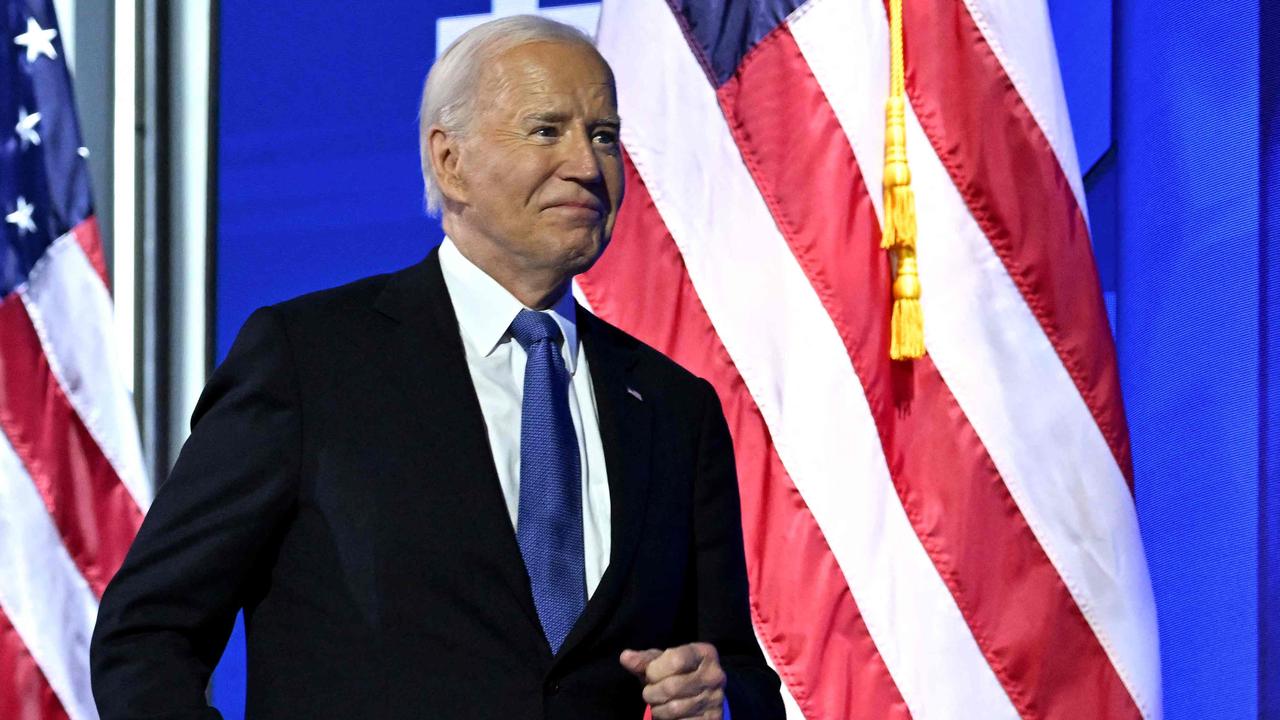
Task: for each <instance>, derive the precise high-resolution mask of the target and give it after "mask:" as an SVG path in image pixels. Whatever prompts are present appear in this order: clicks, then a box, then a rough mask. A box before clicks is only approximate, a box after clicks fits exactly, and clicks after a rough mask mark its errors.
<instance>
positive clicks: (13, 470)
mask: <svg viewBox="0 0 1280 720" xmlns="http://www.w3.org/2000/svg"><path fill="white" fill-rule="evenodd" d="M0 609H3V610H4V613H5V615H7V616H8V617H9V620H10V622H11V623H13V627H14V629H15V630H16V631H17V633H18V636H19V637H20V638H22V641H23V643H24V644H25V645H26V646H27V650H28V652H30V653H31V657H32V658H33V659H34V660H35V662H36V664H37V665H39V666H40V670H41V672H43V673H44V676H45V679H46V680H48V682H49V687H50V688H52V689H53V692H54V694H55V695H57V697H58V700H59V701H60V702H61V703H62V706H63V708H64V709H66V711H67V714H68V715H69V716H70V717H71V719H72V720H95V719H96V718H97V717H98V712H97V710H96V709H95V706H94V704H93V694H92V692H91V690H90V686H89V639H90V637H91V636H92V633H93V623H94V619H95V618H96V617H97V614H98V603H97V600H96V599H95V598H94V595H93V591H92V590H90V589H89V584H88V583H87V582H85V579H84V577H83V576H82V575H81V574H80V571H79V570H78V569H77V568H76V565H75V563H74V562H73V561H72V560H71V556H70V555H68V554H67V551H66V548H65V547H63V545H62V538H61V536H59V535H58V529H57V528H56V527H54V525H53V520H52V519H51V518H50V517H49V511H48V510H46V509H45V506H44V501H43V500H41V498H40V494H39V493H38V492H37V491H36V487H35V484H34V483H33V482H32V480H31V476H30V475H28V474H27V471H26V468H25V467H23V465H22V461H21V460H20V459H19V458H18V455H17V453H15V452H14V449H13V446H12V445H11V444H10V443H9V438H8V437H7V436H6V435H5V434H4V433H0Z"/></svg>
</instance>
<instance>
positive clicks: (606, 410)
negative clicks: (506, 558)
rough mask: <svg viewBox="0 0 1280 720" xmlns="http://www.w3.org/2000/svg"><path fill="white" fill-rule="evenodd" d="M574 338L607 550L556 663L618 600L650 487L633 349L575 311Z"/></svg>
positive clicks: (648, 414) (646, 428) (648, 417)
mask: <svg viewBox="0 0 1280 720" xmlns="http://www.w3.org/2000/svg"><path fill="white" fill-rule="evenodd" d="M578 333H579V336H580V337H581V338H582V344H583V348H584V350H585V352H586V353H587V357H588V358H589V366H590V368H591V381H592V385H593V386H594V388H595V399H596V411H597V413H598V415H599V418H600V440H601V444H602V445H603V447H604V455H605V468H606V470H607V472H608V475H609V497H610V507H611V510H610V532H609V535H610V545H611V548H610V552H609V567H608V569H606V570H605V574H604V577H603V578H601V580H600V585H599V586H598V587H597V588H596V591H595V593H594V594H593V595H592V596H591V599H590V600H589V601H588V602H587V606H586V608H585V609H584V610H583V613H582V617H580V618H579V619H578V622H577V624H576V625H574V628H573V631H572V632H570V633H569V636H568V637H567V638H566V639H565V642H564V645H563V647H561V649H560V652H559V653H558V654H557V655H556V662H557V663H558V662H559V661H560V660H561V659H562V658H563V657H565V656H566V655H567V654H568V653H569V652H571V651H572V650H573V648H574V647H575V646H576V645H578V644H580V643H581V642H582V641H583V640H584V639H585V638H587V637H589V636H590V635H591V634H592V632H593V631H594V630H595V629H597V628H598V627H599V626H600V625H601V624H602V623H603V622H604V621H605V620H606V619H607V618H608V616H609V611H610V610H611V609H612V608H613V607H614V606H615V605H616V604H617V602H618V599H619V598H620V597H621V595H622V592H623V590H624V589H625V583H626V579H627V577H628V575H629V574H630V568H631V565H632V563H633V561H634V560H635V553H636V548H637V546H638V545H639V542H640V534H641V530H642V526H643V524H644V516H645V510H646V508H647V506H648V500H649V487H650V483H649V463H650V441H651V434H652V422H653V415H652V411H651V409H650V407H649V406H648V405H647V404H646V403H645V402H644V401H643V400H642V399H641V398H642V397H643V394H644V389H643V388H637V387H633V386H632V385H631V384H630V376H631V369H632V367H633V366H634V364H635V361H636V355H635V349H634V347H630V346H628V344H626V343H625V341H626V340H630V338H626V336H624V335H622V334H621V333H617V332H616V331H612V332H611V328H608V327H607V326H605V325H604V324H603V323H602V322H601V321H600V320H599V319H597V318H596V317H595V316H593V315H591V314H590V313H588V312H586V311H584V310H583V309H582V308H578ZM632 342H634V341H632ZM631 391H635V392H634V393H633V392H631Z"/></svg>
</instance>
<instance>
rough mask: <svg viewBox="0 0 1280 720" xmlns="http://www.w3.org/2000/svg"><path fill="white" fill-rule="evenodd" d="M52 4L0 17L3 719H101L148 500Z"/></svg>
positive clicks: (21, 1) (12, 8) (31, 1)
mask: <svg viewBox="0 0 1280 720" xmlns="http://www.w3.org/2000/svg"><path fill="white" fill-rule="evenodd" d="M87 156H88V150H86V149H85V148H84V147H83V146H82V145H81V141H80V131H79V127H78V124H77V121H76V111H75V104H74V101H73V97H72V92H71V78H70V76H69V74H68V71H67V65H66V54H65V52H64V48H63V45H62V38H61V37H60V36H59V34H58V24H57V21H56V19H55V18H54V12H53V7H52V5H51V3H50V2H49V0H3V15H2V16H0V218H2V219H3V222H0V718H5V719H6V720H50V719H53V718H73V719H75V720H80V719H83V718H96V717H97V716H98V714H97V711H96V710H95V709H94V704H93V698H92V695H91V692H90V687H89V670H88V668H89V638H90V635H91V633H92V631H93V623H94V618H95V616H96V615H97V610H98V599H99V598H100V597H101V595H102V590H103V588H104V587H105V586H106V584H107V581H108V580H110V579H111V576H112V575H113V574H114V573H115V571H116V569H117V568H118V567H119V566H120V562H121V561H122V560H123V559H124V555H125V552H126V551H127V550H128V548H129V543H130V542H131V541H132V540H133V536H134V533H135V532H136V531H137V529H138V525H139V524H140V523H141V520H142V513H143V512H144V511H145V509H146V507H147V506H148V504H149V503H150V500H151V487H150V482H149V480H148V479H147V476H146V473H145V471H144V469H143V462H142V453H141V448H140V445H139V442H138V431H137V424H136V421H135V417H134V412H133V404H132V402H131V400H130V397H129V394H128V392H127V391H126V389H125V385H124V383H123V382H122V378H123V377H124V376H123V374H122V369H121V368H120V367H118V366H117V364H116V360H115V358H116V355H115V353H114V352H113V349H112V341H111V327H112V314H111V295H110V292H109V290H108V282H107V272H106V265H105V263H104V260H103V251H102V245H101V242H100V240H99V235H98V225H97V220H96V219H95V218H94V214H93V199H92V197H91V194H90V190H89V168H88V164H87V162H86V159H85V158H86V157H87Z"/></svg>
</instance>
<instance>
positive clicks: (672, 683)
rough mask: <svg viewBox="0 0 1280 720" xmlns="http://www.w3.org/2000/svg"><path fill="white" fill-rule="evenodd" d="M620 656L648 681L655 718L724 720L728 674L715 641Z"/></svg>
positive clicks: (648, 697)
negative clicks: (722, 665) (721, 665)
mask: <svg viewBox="0 0 1280 720" xmlns="http://www.w3.org/2000/svg"><path fill="white" fill-rule="evenodd" d="M618 660H619V662H621V663H622V667H624V668H626V669H627V670H628V671H630V672H631V674H632V675H635V676H636V677H637V678H639V679H640V681H641V682H643V683H644V691H643V692H642V693H641V694H642V696H643V697H644V701H645V702H647V703H649V707H651V708H652V709H653V720H723V715H722V711H723V710H724V683H725V675H724V670H723V669H721V667H720V654H719V653H717V652H716V649H715V647H714V646H713V645H711V644H709V643H692V644H690V645H681V646H679V647H673V648H670V649H667V650H623V651H622V655H621V656H620V657H619V658H618Z"/></svg>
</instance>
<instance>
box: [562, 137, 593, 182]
mask: <svg viewBox="0 0 1280 720" xmlns="http://www.w3.org/2000/svg"><path fill="white" fill-rule="evenodd" d="M566 140H567V142H564V143H562V144H561V147H562V148H563V149H564V158H563V159H562V161H561V163H560V174H561V177H563V178H564V179H566V180H576V181H578V182H581V183H588V184H589V183H595V182H598V181H599V180H600V177H601V174H600V157H599V156H598V155H597V152H598V148H596V146H595V144H594V143H593V142H591V135H590V132H589V131H588V130H587V129H585V128H582V129H580V131H579V132H573V133H570V136H569V137H567V138H566Z"/></svg>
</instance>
